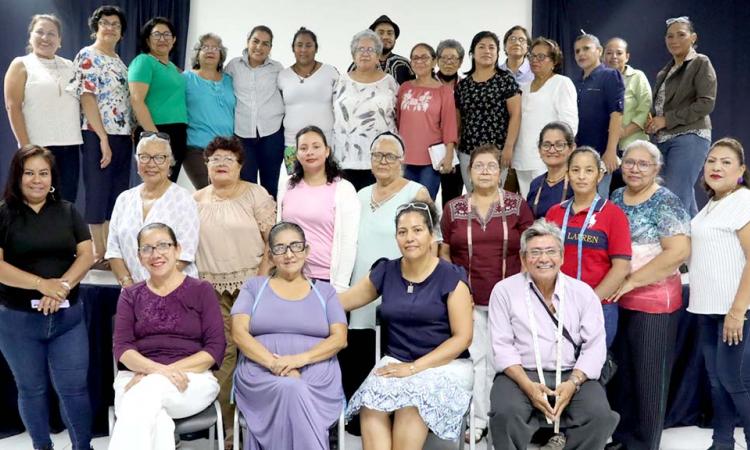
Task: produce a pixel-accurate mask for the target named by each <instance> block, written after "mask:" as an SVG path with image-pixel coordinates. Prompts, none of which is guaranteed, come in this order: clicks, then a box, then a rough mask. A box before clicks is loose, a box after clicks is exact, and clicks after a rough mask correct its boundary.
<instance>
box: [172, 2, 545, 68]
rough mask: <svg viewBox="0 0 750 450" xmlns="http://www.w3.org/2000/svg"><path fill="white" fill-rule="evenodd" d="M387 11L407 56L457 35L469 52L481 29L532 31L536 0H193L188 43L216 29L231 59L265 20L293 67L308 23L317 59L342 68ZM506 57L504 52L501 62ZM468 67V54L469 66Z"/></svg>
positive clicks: (277, 49) (277, 55)
mask: <svg viewBox="0 0 750 450" xmlns="http://www.w3.org/2000/svg"><path fill="white" fill-rule="evenodd" d="M381 14H387V15H388V16H389V17H390V18H391V19H392V20H393V21H394V22H396V23H397V24H398V25H399V27H400V28H401V36H400V38H399V40H398V42H397V43H396V48H395V52H396V53H398V54H400V55H404V56H406V57H408V56H409V51H410V50H411V47H412V46H413V45H414V44H416V43H417V42H427V43H428V44H431V45H432V46H433V47H435V46H437V43H438V42H439V41H440V40H442V39H446V38H453V39H457V40H458V41H459V42H461V44H463V46H464V47H465V48H466V51H467V52H468V46H469V44H470V43H471V38H472V37H473V36H474V34H476V33H477V32H478V31H482V30H490V31H494V32H496V33H497V34H498V35H499V36H500V38H501V39H502V36H503V34H504V33H505V31H506V30H507V29H508V28H510V27H512V26H513V25H523V26H525V27H526V28H527V29H529V30H530V31H531V0H380V1H361V0H360V1H351V0H306V1H302V0H293V1H290V0H266V1H258V0H191V5H190V27H189V30H188V42H187V43H185V44H187V46H188V48H192V46H193V44H195V42H196V40H197V38H198V36H200V35H201V34H203V33H207V32H213V33H216V34H218V35H219V36H221V37H222V39H223V40H224V45H225V46H226V47H227V48H228V49H229V58H231V57H234V56H239V55H240V53H241V52H242V50H243V49H244V48H245V43H246V37H247V33H248V32H249V31H250V30H251V29H252V27H254V26H255V25H259V24H264V25H267V26H269V27H270V28H271V30H273V33H274V47H273V50H272V52H271V58H273V59H275V60H278V61H280V62H281V63H282V64H283V65H284V67H287V66H289V65H291V64H292V63H294V55H293V54H292V50H291V40H292V36H293V35H294V32H295V31H297V29H299V27H300V26H304V27H306V28H308V29H310V30H312V31H314V32H315V34H317V36H318V43H319V46H320V49H319V51H318V57H317V60H318V61H322V62H326V63H329V64H333V65H334V66H336V67H337V68H338V69H339V70H340V71H341V70H346V68H347V67H348V66H349V63H350V62H351V52H350V50H349V44H350V41H351V38H352V36H353V35H354V34H355V33H356V32H358V31H360V30H363V29H365V28H367V27H368V26H369V25H370V24H371V23H372V22H373V21H374V20H375V19H376V18H377V17H379V16H380V15H381ZM188 54H190V53H189V52H188ZM504 59H505V56H504V55H503V54H502V53H501V61H502V60H504ZM188 64H189V62H188ZM468 67H469V62H468V58H465V60H464V70H465V69H468Z"/></svg>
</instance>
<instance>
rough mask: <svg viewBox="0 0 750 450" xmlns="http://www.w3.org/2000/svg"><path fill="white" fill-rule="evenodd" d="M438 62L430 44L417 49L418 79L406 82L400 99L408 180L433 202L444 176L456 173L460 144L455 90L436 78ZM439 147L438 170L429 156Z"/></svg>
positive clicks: (414, 59)
mask: <svg viewBox="0 0 750 450" xmlns="http://www.w3.org/2000/svg"><path fill="white" fill-rule="evenodd" d="M436 59H437V54H436V53H435V50H434V49H433V48H432V47H430V46H429V45H428V44H425V43H420V44H417V45H415V46H414V48H412V50H411V68H412V70H413V71H414V74H415V75H416V77H417V78H416V79H415V80H410V81H406V82H404V84H402V85H401V87H400V88H399V90H398V97H397V99H396V115H397V118H398V131H399V133H400V134H401V137H402V138H403V139H404V143H405V144H406V153H405V155H404V176H405V177H406V178H407V179H409V180H412V181H416V182H417V183H419V184H421V185H423V186H425V187H426V188H427V191H428V192H429V193H430V197H432V199H433V200H435V198H436V197H437V193H438V189H440V175H441V174H446V173H450V172H451V171H453V155H454V153H453V152H454V151H455V146H456V141H457V140H458V130H457V129H456V126H457V124H456V104H455V101H454V99H453V88H452V87H451V86H450V85H448V84H442V83H441V82H440V81H438V80H436V79H435V78H434V76H433V69H434V68H435V60H436ZM435 144H443V145H444V146H445V155H444V156H443V158H442V160H441V161H440V165H439V167H438V169H435V168H433V165H432V161H431V157H430V152H429V149H430V147H431V146H433V145H435Z"/></svg>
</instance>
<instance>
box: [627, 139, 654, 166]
mask: <svg viewBox="0 0 750 450" xmlns="http://www.w3.org/2000/svg"><path fill="white" fill-rule="evenodd" d="M639 148H640V149H643V150H646V151H647V152H648V153H649V155H651V159H652V160H653V161H654V162H655V163H656V165H657V166H659V167H661V166H662V164H663V162H664V161H663V160H662V156H661V151H659V148H658V147H657V146H655V145H654V144H652V143H651V142H649V141H644V140H643V139H638V140H637V141H633V142H631V143H630V144H628V146H627V147H625V151H624V152H623V153H622V159H625V157H626V156H628V153H630V152H631V151H633V150H635V149H639Z"/></svg>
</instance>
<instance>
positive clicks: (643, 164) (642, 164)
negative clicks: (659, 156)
mask: <svg viewBox="0 0 750 450" xmlns="http://www.w3.org/2000/svg"><path fill="white" fill-rule="evenodd" d="M655 165H656V163H652V162H648V161H636V160H634V159H630V158H628V159H624V160H623V161H622V168H623V169H628V170H630V169H632V168H634V167H636V166H637V167H638V170H640V171H642V172H645V171H646V170H648V169H649V168H650V167H651V166H655Z"/></svg>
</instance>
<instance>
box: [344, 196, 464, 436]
mask: <svg viewBox="0 0 750 450" xmlns="http://www.w3.org/2000/svg"><path fill="white" fill-rule="evenodd" d="M436 226H437V211H436V210H435V209H434V207H433V206H432V205H431V204H428V203H422V202H412V203H408V204H405V205H402V206H401V207H400V208H399V209H398V210H397V212H396V240H397V241H398V246H399V249H400V250H401V254H402V255H403V256H402V258H400V259H393V260H385V259H383V260H380V261H378V262H376V263H375V265H374V266H373V269H372V271H371V272H370V274H369V276H367V277H364V278H362V279H361V280H360V281H359V282H357V284H356V285H355V286H353V287H352V288H351V289H349V290H348V291H346V292H345V293H343V294H341V302H342V304H343V305H344V309H346V310H348V311H351V310H353V309H355V308H359V307H362V306H364V305H366V304H368V303H369V302H372V301H373V300H375V299H376V298H377V297H378V296H382V306H381V315H382V320H383V322H384V325H385V327H386V339H387V342H386V347H385V357H383V359H381V360H380V362H379V363H378V364H377V366H376V367H375V369H374V370H373V371H372V372H371V373H370V375H369V376H368V377H367V379H366V380H365V381H364V383H362V386H360V388H359V389H358V390H357V392H356V393H355V394H354V396H353V397H352V398H351V400H350V403H349V407H348V408H347V411H346V415H347V417H351V416H353V415H355V414H357V413H360V415H361V417H360V420H361V423H362V443H363V447H364V449H365V450H368V449H375V448H377V449H390V448H422V446H423V445H424V442H425V440H426V438H427V432H428V429H429V430H431V431H432V432H433V433H435V435H437V436H438V437H439V438H441V439H450V440H456V439H458V436H459V433H460V432H461V419H462V417H463V416H464V415H465V414H466V411H467V409H468V408H469V402H470V401H471V390H472V384H473V379H474V375H473V373H474V372H473V366H472V363H471V360H470V359H469V352H468V348H469V344H471V338H472V304H471V295H470V293H469V289H468V287H467V285H466V275H465V273H464V270H463V269H462V268H460V267H458V266H454V265H453V264H451V263H449V262H447V261H445V260H443V259H440V258H438V257H437V256H434V255H433V253H432V252H431V250H430V247H431V244H432V240H433V239H432V237H433V232H434V230H435V227H436ZM391 413H393V422H391V418H390V415H391Z"/></svg>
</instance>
